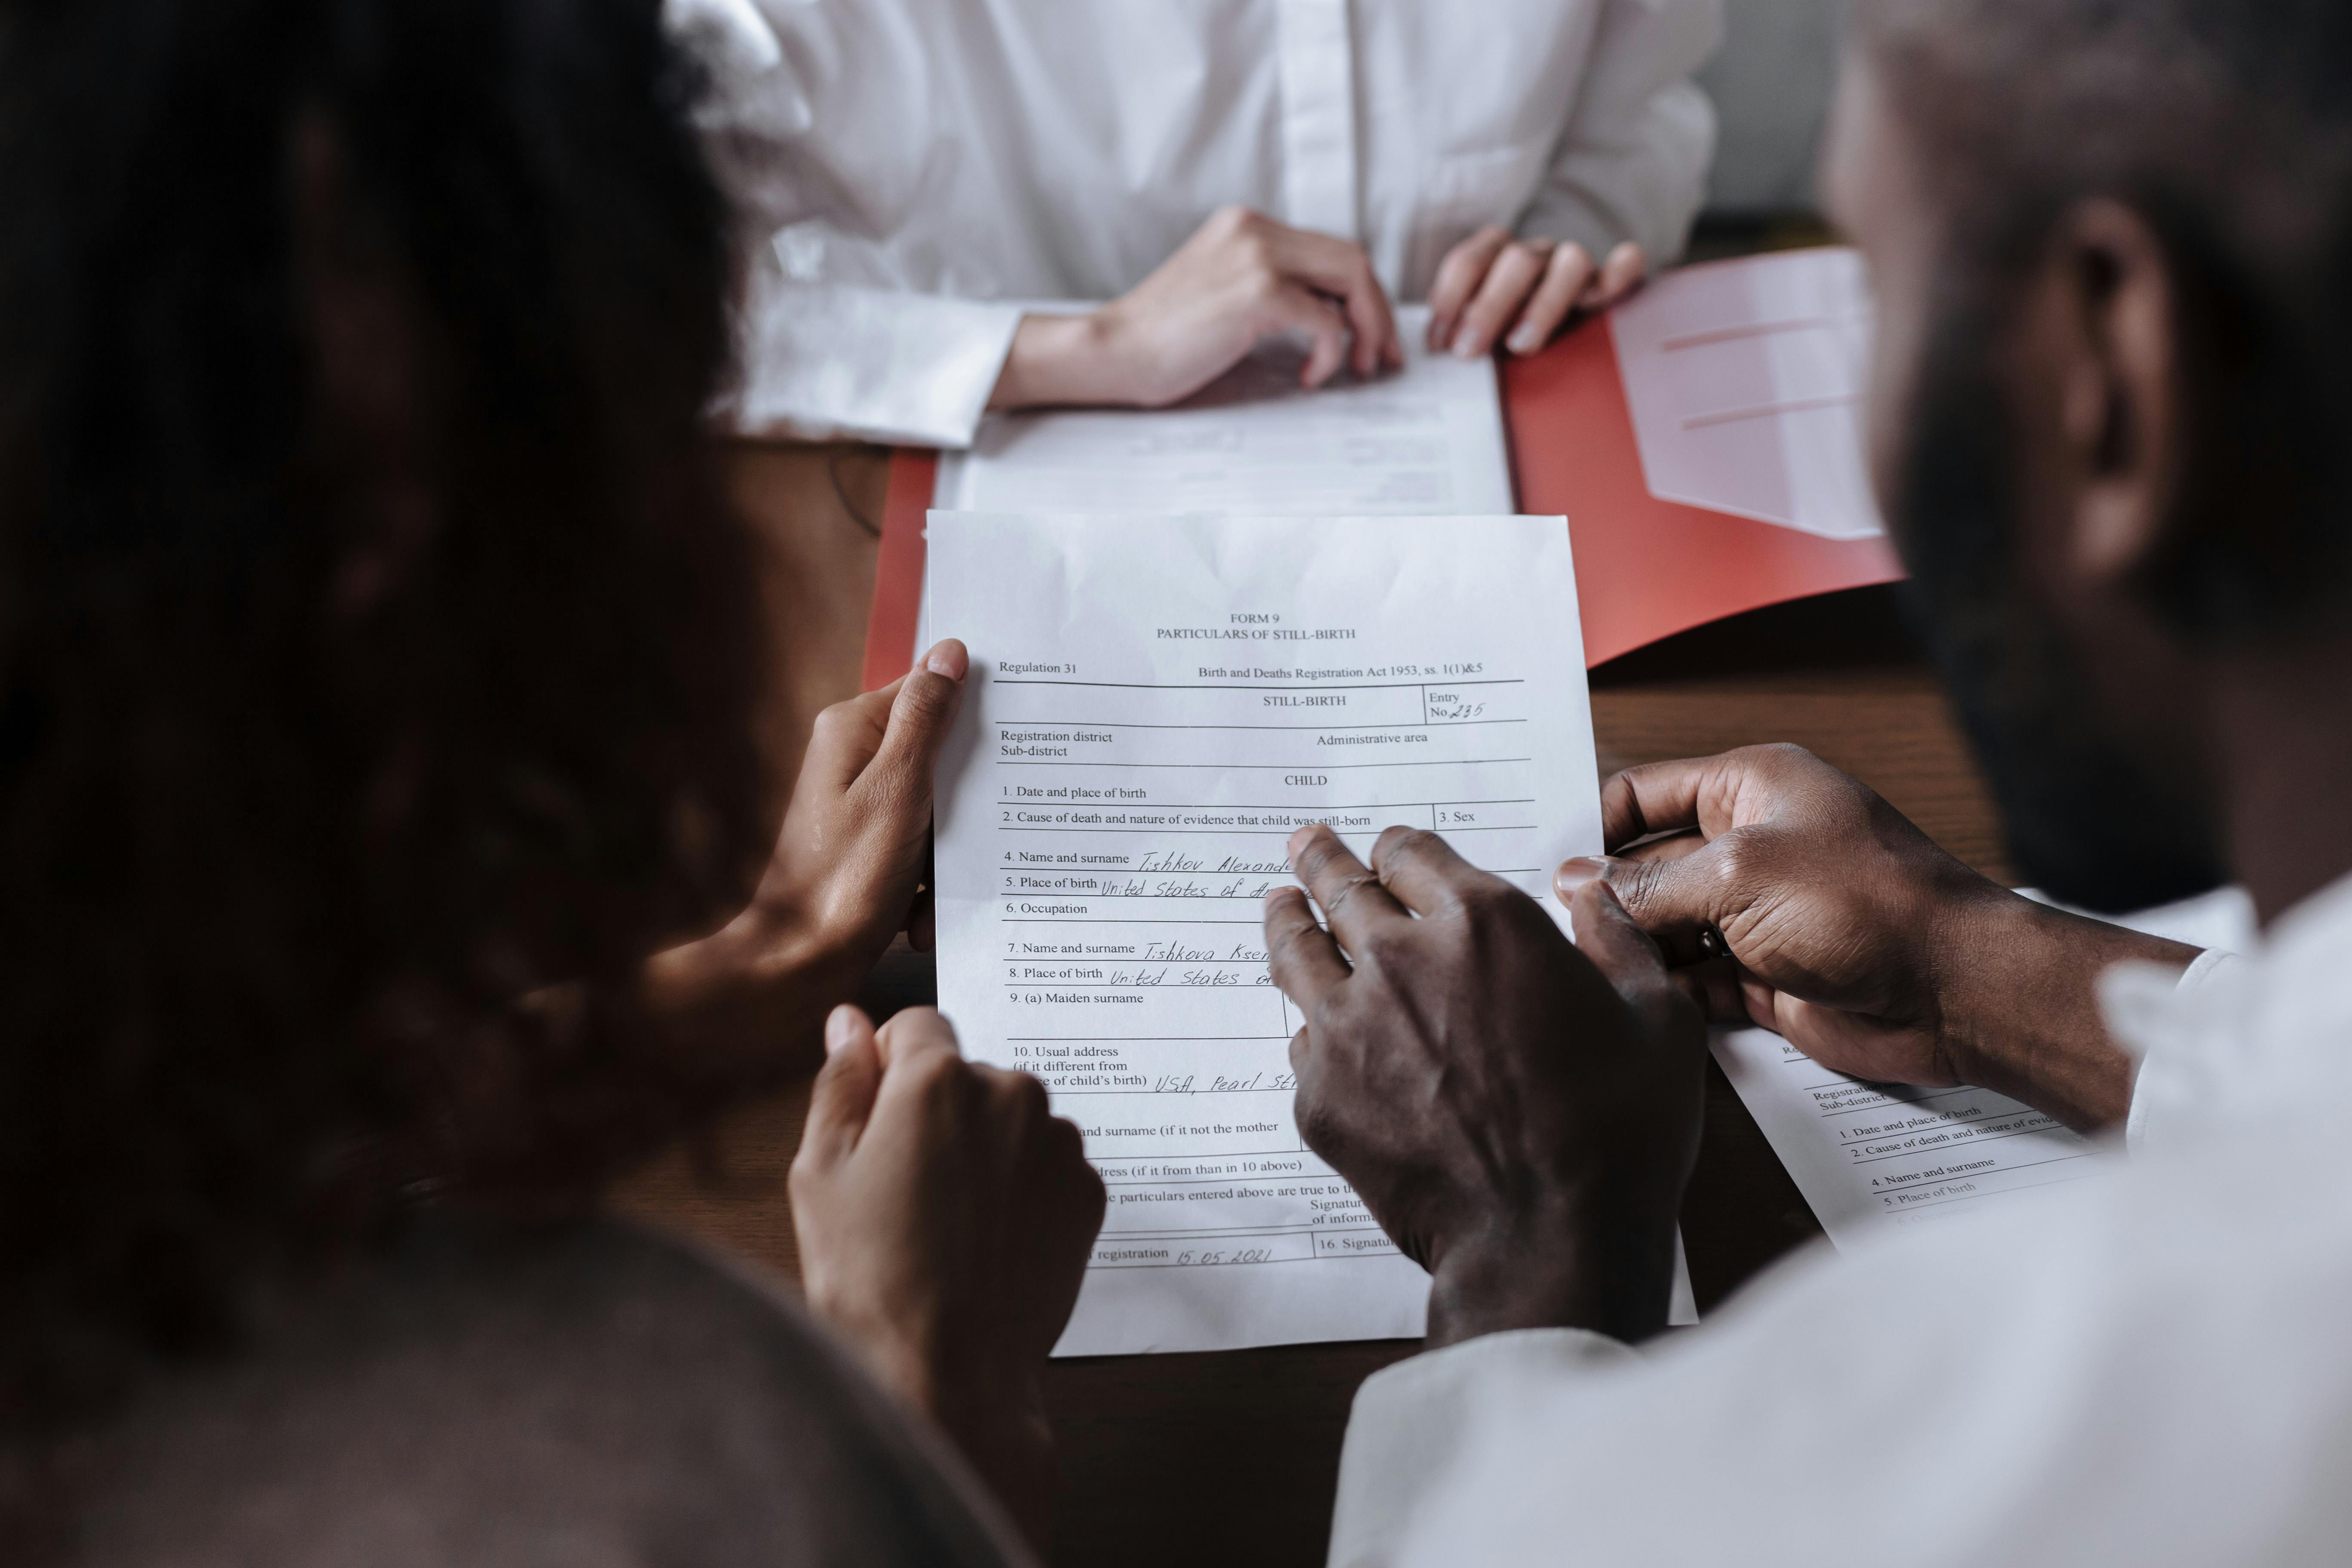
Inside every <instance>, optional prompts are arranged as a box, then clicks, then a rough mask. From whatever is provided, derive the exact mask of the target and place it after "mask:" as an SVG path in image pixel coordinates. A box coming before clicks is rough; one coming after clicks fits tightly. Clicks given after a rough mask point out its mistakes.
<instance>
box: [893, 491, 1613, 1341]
mask: <svg viewBox="0 0 2352 1568" xmlns="http://www.w3.org/2000/svg"><path fill="white" fill-rule="evenodd" d="M929 533H930V552H929V593H930V606H931V621H932V625H933V626H936V627H937V628H938V629H939V631H940V634H941V635H948V636H954V637H961V638H962V639H963V640H964V641H965V643H966V644H968V645H969V647H971V661H972V662H971V669H972V674H971V683H970V687H969V689H968V690H967V692H966V694H965V699H964V708H963V711H962V714H961V717H960V719H959V721H958V724H957V730H956V731H955V733H954V735H953V736H952V737H951V738H950V742H949V746H948V751H947V753H946V755H945V756H944V757H943V758H942V760H941V763H940V785H939V806H938V812H939V816H938V839H937V857H938V858H937V887H938V900H939V952H940V970H939V973H940V1005H941V1007H942V1008H943V1009H944V1010H945V1011H946V1012H947V1014H948V1016H950V1018H951V1019H952V1020H953V1021H954V1023H955V1025H956V1026H957V1029H958V1032H959V1033H960V1034H961V1037H962V1039H963V1042H964V1047H965V1049H966V1050H967V1051H968V1052H969V1053H970V1054H971V1055H972V1056H974V1057H976V1058H982V1059H987V1060H992V1061H995V1062H997V1063H998V1064H999V1065H1002V1066H1005V1067H1012V1068H1023V1069H1024V1070H1027V1071H1029V1072H1032V1073H1034V1074H1036V1075H1037V1076H1038V1077H1039V1078H1041V1079H1044V1080H1045V1084H1046V1086H1047V1088H1048V1089H1050V1090H1051V1092H1052V1095H1053V1099H1054V1103H1055V1109H1056V1110H1058V1111H1059V1112H1060V1113H1061V1114H1063V1115H1066V1116H1067V1117H1069V1118H1070V1119H1071V1120H1072V1121H1076V1123H1077V1124H1078V1126H1079V1127H1080V1128H1081V1129H1082V1130H1083V1131H1084V1132H1085V1134H1086V1141H1087V1153H1088V1155H1089V1156H1090V1157H1091V1158H1092V1159H1093V1161H1094V1163H1095V1165H1096V1167H1097V1169H1098V1170H1099V1171H1100V1172H1101V1173H1102V1175H1103V1180H1104V1182H1105V1184H1106V1185H1107V1186H1108V1189H1109V1207H1108V1213H1107V1215H1106V1216H1105V1219H1104V1224H1103V1231H1102V1236H1101V1238H1100V1239H1099V1241H1098V1242H1097V1245H1096V1247H1095V1252H1094V1257H1093V1258H1092V1260H1091V1264H1090V1267H1089V1268H1088V1271H1087V1280H1086V1285H1085V1288H1084V1289H1083V1291H1082V1292H1081V1294H1080V1296H1079V1299H1078V1305H1077V1310H1076V1314H1075V1315H1074V1316H1073V1318H1072V1319H1071V1321H1070V1326H1069V1329H1068V1331H1067V1332H1066V1334H1065V1335H1064V1336H1063V1339H1062V1342H1061V1344H1060V1345H1059V1347H1058V1348H1057V1352H1056V1353H1059V1354H1065V1355H1077V1354H1106V1353H1116V1352H1135V1351H1196V1350H1216V1349H1225V1348H1231V1347H1237V1346H1244V1345H1260V1344H1279V1343H1286V1342H1299V1341H1309V1340H1336V1339H1369V1338H1383V1337H1393V1336H1412V1335H1418V1334H1419V1333H1421V1332H1422V1331H1423V1312H1424V1309H1425V1295H1426V1292H1427V1289H1428V1277H1427V1276H1426V1275H1424V1274H1423V1272H1422V1270H1421V1269H1420V1268H1418V1267H1417V1266H1416V1265H1414V1264H1413V1263H1412V1262H1411V1261H1410V1260H1409V1259H1407V1258H1403V1257H1402V1256H1401V1255H1400V1254H1399V1253H1398V1252H1397V1251H1396V1250H1395V1248H1394V1247H1391V1245H1390V1243H1389V1242H1388V1240H1387V1238H1386V1237H1384V1236H1382V1234H1381V1230H1380V1228H1379V1226H1377V1225H1375V1224H1374V1223H1373V1221H1372V1219H1371V1216H1370V1215H1369V1214H1368V1213H1366V1211H1365V1209H1364V1207H1363V1205H1362V1204H1361V1203H1360V1202H1359V1201H1358V1200H1357V1198H1356V1197H1355V1195H1354V1194H1352V1193H1351V1192H1350V1191H1349V1188H1348V1186H1347V1184H1346V1183H1344V1182H1342V1181H1341V1180H1339V1177H1338V1176H1337V1175H1336V1174H1335V1173H1333V1171H1332V1170H1331V1168H1330V1167H1329V1166H1328V1165H1327V1164H1325V1163H1323V1162H1322V1161H1321V1160H1319V1159H1318V1158H1317V1157H1316V1156H1315V1155H1314V1154H1312V1153H1310V1152H1307V1148H1306V1145H1305V1144H1304V1142H1302V1141H1301V1140H1300V1138H1299V1135H1298V1129H1297V1123H1296V1122H1295V1121H1294V1120H1293V1117H1292V1114H1291V1100H1292V1093H1291V1090H1292V1087H1293V1083H1292V1079H1291V1076H1290V1060H1289V1043H1290V1037H1291V1036H1292V1034H1293V1033H1294V1032H1295V1031H1296V1030H1297V1028H1298V1027H1299V1025H1300V1018H1299V1016H1298V1013H1297V1009H1295V1008H1294V1007H1292V1006H1291V1005H1289V1004H1288V1002H1287V1001H1286V999H1285V998H1284V996H1283V995H1282V994H1281V992H1280V991H1279V990H1277V989H1276V987H1275V986H1274V984H1272V981H1271V978H1270V976H1269V974H1268V972H1267V963H1266V953H1265V940H1264V935H1263V931H1262V926H1261V910H1260V904H1261V900H1262V899H1263V897H1264V895H1265V891H1266V889H1269V888H1272V887H1275V886H1277V885H1280V884H1281V883H1283V882H1285V881H1286V880H1288V879H1289V875H1290V873H1289V866H1288V861H1287V858H1286V851H1285V841H1286V839H1287V838H1288V837H1289V836H1290V834H1291V832H1292V831H1293V830H1294V829H1296V828H1297V827H1299V826H1304V825H1306V824H1307V823H1311V822H1325V823H1328V824H1330V825H1331V826H1332V827H1333V828H1335V829H1336V830H1337V831H1338V832H1339V835H1340V837H1342V838H1343V839H1344V840H1345V841H1346V842H1347V843H1348V844H1349V847H1352V848H1353V849H1354V850H1355V851H1356V853H1357V854H1358V855H1360V856H1361V855H1368V854H1369V853H1370V848H1371V845H1372V841H1373V839H1374V838H1375V837H1378V836H1379V834H1380V833H1381V829H1383V828H1385V827H1388V826H1391V825H1392V824H1399V823H1402V824H1405V825H1408V826H1414V827H1428V828H1434V829H1437V830H1439V831H1442V832H1443V833H1444V835H1445V836H1446V837H1447V839H1448V840H1449V841H1450V842H1451V843H1452V844H1453V845H1454V847H1455V849H1457V850H1458V851H1459V852H1460V853H1461V854H1462V855H1464V856H1465V858H1468V859H1470V860H1471V861H1473V862H1474V863H1475V864H1477V865H1479V866H1482V867H1485V868H1488V869H1490V870H1493V871H1495V872H1496V873H1497V874H1498V875H1501V876H1503V877H1506V878H1507V879H1509V880H1511V881H1512V882H1514V883H1516V884H1517V886H1519V887H1520V888H1522V889H1525V890H1526V891H1527V892H1528V894H1529V895H1530V896H1531V897H1534V898H1537V899H1538V900H1541V901H1542V902H1543V903H1544V905H1545V907H1546V908H1547V909H1549V910H1551V911H1552V913H1553V915H1554V917H1555V918H1556V919H1564V916H1563V912H1562V911H1561V910H1559V905H1558V903H1557V902H1556V901H1555V900H1552V899H1551V898H1550V897H1549V883H1550V879H1551V872H1552V868H1554V867H1555V866H1557V865H1558V864H1559V861H1560V860H1562V859H1563V858H1567V857H1569V856H1572V855H1581V854H1591V853H1596V852H1598V850H1599V849H1600V847H1601V813H1600V800H1599V793H1598V786H1597V780H1596V770H1595V766H1594V761H1593V750H1592V727H1591V716H1590V712H1589V710H1588V706H1587V700H1586V693H1585V682H1584V658H1583V652H1582V648H1581V646H1580V637H1579V633H1578V620H1577V611H1576V582H1575V574H1574V572H1573V570H1572V569H1571V566H1570V554H1569V537H1568V530H1567V527H1566V525H1565V524H1564V522H1563V521H1562V520H1560V519H1559V518H1556V517H1555V518H1529V517H1509V516H1489V517H1357V518H1298V517H1292V518H1268V517H1215V518H1208V517H1160V518H1138V517H1129V516H1086V515H1065V516H1031V515H1019V514H1008V513H987V512H943V511H935V512H933V513H932V514H931V517H930V529H929Z"/></svg>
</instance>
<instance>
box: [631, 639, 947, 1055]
mask: <svg viewBox="0 0 2352 1568" xmlns="http://www.w3.org/2000/svg"><path fill="white" fill-rule="evenodd" d="M970 662H971V661H970V657H969V656H968V655H967V654H966V652H965V651H964V646H963V644H961V643H960V642H956V641H954V640H952V639H950V640H949V641H946V642H942V643H940V644H939V645H938V646H937V647H933V648H932V649H931V650H930V651H929V653H928V654H926V655H924V657H923V659H922V662H921V663H919V664H918V665H917V666H916V667H915V668H913V669H912V670H910V671H909V672H908V674H907V675H906V676H904V677H903V678H902V679H899V680H898V681H896V682H894V683H892V684H891V685H889V686H886V687H884V688H883V689H881V690H879V691H869V692H866V694H865V695H864V696H861V697H853V698H851V699H850V700H848V701H846V702H836V703H835V704H834V705H833V706H832V707H830V708H828V709H826V710H824V712H822V713H820V714H818V715H817V720H816V728H815V731H814V734H813V735H812V736H811V738H810V741H809V748H808V752H807V755H806V756H805V757H804V758H803V761H802V763H801V772H800V778H799V781H798V782H797V783H796V784H794V785H793V798H792V804H791V805H790V806H789V807H787V808H786V810H785V812H784V826H783V829H782V832H780V833H779V834H778V835H777V836H776V847H775V852H774V854H773V855H772V857H771V858H770V859H769V861H768V867H767V869H766V871H765V872H764V873H763V874H762V875H761V879H760V885H759V889H758V890H757V891H756V892H755V893H753V895H752V897H751V903H750V905H749V906H747V907H746V908H745V909H744V910H743V912H742V913H741V914H740V915H738V916H736V917H735V919H734V920H732V921H729V922H728V923H727V925H726V926H725V927H723V928H722V929H720V930H719V931H716V932H714V933H713V934H712V935H710V936H708V937H705V938H703V939H702V940H701V941H699V942H688V943H687V944H686V945H684V946H682V947H676V948H672V949H670V950H669V951H668V952H663V953H660V954H657V955H656V957H655V958H654V959H653V960H651V961H650V962H649V963H647V964H646V974H645V987H646V1001H647V1005H648V1007H649V1009H650V1010H651V1012H652V1013H653V1014H654V1016H656V1017H657V1018H660V1019H662V1020H664V1021H665V1023H666V1024H667V1026H669V1029H670V1032H671V1033H672V1034H674V1035H677V1036H679V1037H680V1038H679V1039H678V1040H677V1042H676V1043H677V1044H678V1045H680V1046H682V1047H685V1048H688V1049H694V1050H702V1051H709V1052H713V1053H738V1052H743V1051H759V1052H761V1053H763V1054H767V1055H770V1056H772V1058H775V1059H778V1060H782V1061H789V1060H792V1059H793V1058H798V1059H800V1060H802V1061H804V1062H806V1063H809V1064H811V1065H813V1064H814V1061H815V1059H816V1045H817V1034H818V1028H819V1025H820V1024H821V1022H822V1020H823V1019H824V1016H825V1012H826V1010H827V1009H828V1008H830V1007H832V1006H834V1005H835V1004H837V1003H841V1002H845V1001H847V1000H848V999H849V997H850V996H851V995H852V994H854V993H855V992H856V988H857V986H858V984H860V983H861V982H862V981H864V979H865V978H866V974H867V973H870V972H871V971H872V969H873V967H874V964H875V962H876V961H877V959H879V958H880V957H881V956H882V952H883V950H884V949H885V948H887V947H888V946H889V945H890V939H891V938H892V937H894V936H896V935H897V934H898V932H899V931H908V934H909V935H910V936H911V937H912V938H913V939H914V940H915V942H916V943H917V945H919V946H928V945H929V941H930V918H931V911H930V898H929V889H928V888H927V887H925V886H924V883H925V881H926V880H927V879H928V876H929V863H930V844H931V766H932V763H934V761H936V760H937V758H938V756H939V752H940V744H941V742H944V741H945V740H946V738H947V732H948V727H949V725H950V724H951V723H952V722H953V721H954V720H955V714H956V710H957V708H958V706H959V705H960V704H961V701H962V698H963V681H964V676H965V673H966V671H967V670H968V668H969V667H970Z"/></svg>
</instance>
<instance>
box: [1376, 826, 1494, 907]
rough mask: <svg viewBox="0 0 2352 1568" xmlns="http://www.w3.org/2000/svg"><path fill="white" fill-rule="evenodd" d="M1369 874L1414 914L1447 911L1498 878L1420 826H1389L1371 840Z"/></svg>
mask: <svg viewBox="0 0 2352 1568" xmlns="http://www.w3.org/2000/svg"><path fill="white" fill-rule="evenodd" d="M1372 873H1373V875H1375V876H1377V877H1379V878H1380V879H1381V886H1382V887H1384V888H1386V889H1388V890H1389V892H1390V894H1391V896H1392V897H1394V898H1395V900H1397V902H1399V903H1400V904H1402V905H1403V906H1404V907H1405V908H1406V909H1408V910H1412V912H1413V913H1414V914H1417V915H1433V914H1436V913H1439V912H1440V911H1442V910H1450V909H1452V908H1454V906H1455V905H1457V904H1459V903H1460V902H1461V901H1462V895H1463V894H1465V893H1466V892H1468V891H1469V890H1470V889H1472V888H1474V887H1477V886H1479V885H1481V884H1483V883H1487V882H1494V881H1497V880H1499V879H1498V878H1496V877H1495V876H1494V875H1493V874H1492V873H1490V872H1486V871H1481V870H1480V869H1478V868H1476V867H1475V866H1473V865H1471V864H1470V863H1469V862H1468V861H1467V860H1465V859H1464V858H1462V857H1461V856H1459V855H1457V854H1455V853H1454V846H1452V845H1451V844H1448V843H1447V842H1445V840H1444V839H1443V838H1441V837H1438V836H1437V835H1436V834H1434V833H1432V832H1430V831H1429V830H1428V829H1427V828H1423V827H1391V828H1389V829H1388V830H1387V831H1385V832H1383V833H1382V834H1381V836H1380V837H1378V838H1376V839H1374V840H1373V841H1372Z"/></svg>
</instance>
